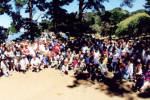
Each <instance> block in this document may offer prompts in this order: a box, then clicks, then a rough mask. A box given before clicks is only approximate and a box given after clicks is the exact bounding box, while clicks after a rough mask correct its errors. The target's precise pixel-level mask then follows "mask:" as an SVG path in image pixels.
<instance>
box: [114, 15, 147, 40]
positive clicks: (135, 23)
mask: <svg viewBox="0 0 150 100" xmlns="http://www.w3.org/2000/svg"><path fill="white" fill-rule="evenodd" d="M149 23H150V16H149V15H148V14H146V13H137V14H134V15H133V16H131V17H129V18H127V19H125V20H123V21H121V22H120V23H119V24H118V28H117V30H116V34H117V35H119V36H121V35H122V36H123V35H127V36H132V37H133V36H137V35H140V34H142V33H143V32H146V31H148V29H149Z"/></svg>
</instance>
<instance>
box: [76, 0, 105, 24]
mask: <svg viewBox="0 0 150 100" xmlns="http://www.w3.org/2000/svg"><path fill="white" fill-rule="evenodd" d="M78 1H79V11H78V13H79V21H80V22H81V23H82V20H83V12H84V10H85V9H94V10H97V11H99V10H100V9H101V10H104V9H105V7H104V5H103V4H102V3H103V2H104V1H108V0H78Z"/></svg>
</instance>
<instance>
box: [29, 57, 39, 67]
mask: <svg viewBox="0 0 150 100" xmlns="http://www.w3.org/2000/svg"><path fill="white" fill-rule="evenodd" d="M40 63H41V61H40V59H39V58H35V59H34V58H32V59H31V65H32V66H37V65H39V64H40Z"/></svg>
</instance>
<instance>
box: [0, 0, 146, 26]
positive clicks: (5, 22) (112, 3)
mask: <svg viewBox="0 0 150 100" xmlns="http://www.w3.org/2000/svg"><path fill="white" fill-rule="evenodd" d="M121 1H122V0H109V2H104V6H105V9H106V10H112V9H114V8H116V7H120V4H121ZM145 3H146V1H145V0H135V2H134V3H133V7H132V8H129V7H126V6H125V7H123V9H124V10H128V11H129V12H133V11H136V10H138V9H144V4H145ZM64 8H65V9H67V11H68V12H69V13H71V12H77V11H78V1H77V0H74V2H72V3H71V4H70V5H67V6H64ZM87 11H88V10H86V11H85V12H87ZM21 12H23V11H21ZM22 15H24V16H27V14H25V13H22ZM40 15H42V12H37V13H36V14H34V16H33V19H34V20H35V19H37V18H38V17H39V16H40ZM40 20H41V19H40V18H39V20H38V21H40ZM11 22H12V19H11V18H10V17H9V16H7V15H6V14H4V15H0V26H3V27H5V28H8V27H9V26H10V23H11Z"/></svg>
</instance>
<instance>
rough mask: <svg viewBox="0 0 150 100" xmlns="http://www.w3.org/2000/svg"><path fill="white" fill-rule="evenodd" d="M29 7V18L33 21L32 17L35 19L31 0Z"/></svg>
mask: <svg viewBox="0 0 150 100" xmlns="http://www.w3.org/2000/svg"><path fill="white" fill-rule="evenodd" d="M28 6H29V18H30V20H31V21H32V17H33V16H32V8H33V5H32V1H31V0H29V4H28Z"/></svg>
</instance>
